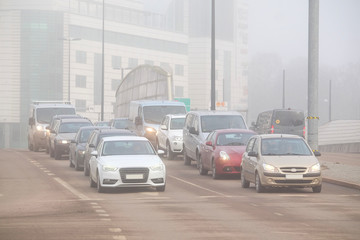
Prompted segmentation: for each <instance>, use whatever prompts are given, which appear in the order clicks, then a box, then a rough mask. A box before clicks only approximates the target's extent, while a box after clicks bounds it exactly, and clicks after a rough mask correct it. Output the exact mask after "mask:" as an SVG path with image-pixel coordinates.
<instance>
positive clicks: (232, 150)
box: [217, 146, 246, 155]
mask: <svg viewBox="0 0 360 240" xmlns="http://www.w3.org/2000/svg"><path fill="white" fill-rule="evenodd" d="M217 148H218V150H219V151H225V152H226V153H227V154H239V155H242V154H243V153H244V152H245V149H246V146H218V147H217Z"/></svg>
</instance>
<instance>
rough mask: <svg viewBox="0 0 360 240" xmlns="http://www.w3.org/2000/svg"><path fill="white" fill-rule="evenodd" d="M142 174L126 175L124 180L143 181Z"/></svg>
mask: <svg viewBox="0 0 360 240" xmlns="http://www.w3.org/2000/svg"><path fill="white" fill-rule="evenodd" d="M143 178H144V174H126V179H143Z"/></svg>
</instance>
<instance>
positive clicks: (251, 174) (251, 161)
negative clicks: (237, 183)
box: [247, 137, 260, 182]
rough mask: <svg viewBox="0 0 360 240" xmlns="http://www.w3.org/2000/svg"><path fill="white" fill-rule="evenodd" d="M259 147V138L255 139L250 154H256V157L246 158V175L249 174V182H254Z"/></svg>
mask: <svg viewBox="0 0 360 240" xmlns="http://www.w3.org/2000/svg"><path fill="white" fill-rule="evenodd" d="M259 145H260V138H258V137H257V138H255V141H254V146H253V147H252V149H251V152H254V153H255V154H256V156H257V157H255V156H248V158H249V161H248V163H249V164H248V167H247V169H248V174H249V178H248V180H250V181H251V182H255V171H256V168H257V165H258V162H259Z"/></svg>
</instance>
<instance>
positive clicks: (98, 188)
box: [96, 173, 105, 193]
mask: <svg viewBox="0 0 360 240" xmlns="http://www.w3.org/2000/svg"><path fill="white" fill-rule="evenodd" d="M96 185H97V191H98V193H103V192H104V190H105V189H104V187H102V186H101V184H100V176H99V173H98V174H97V184H96Z"/></svg>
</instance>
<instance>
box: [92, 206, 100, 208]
mask: <svg viewBox="0 0 360 240" xmlns="http://www.w3.org/2000/svg"><path fill="white" fill-rule="evenodd" d="M92 208H101V206H92Z"/></svg>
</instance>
